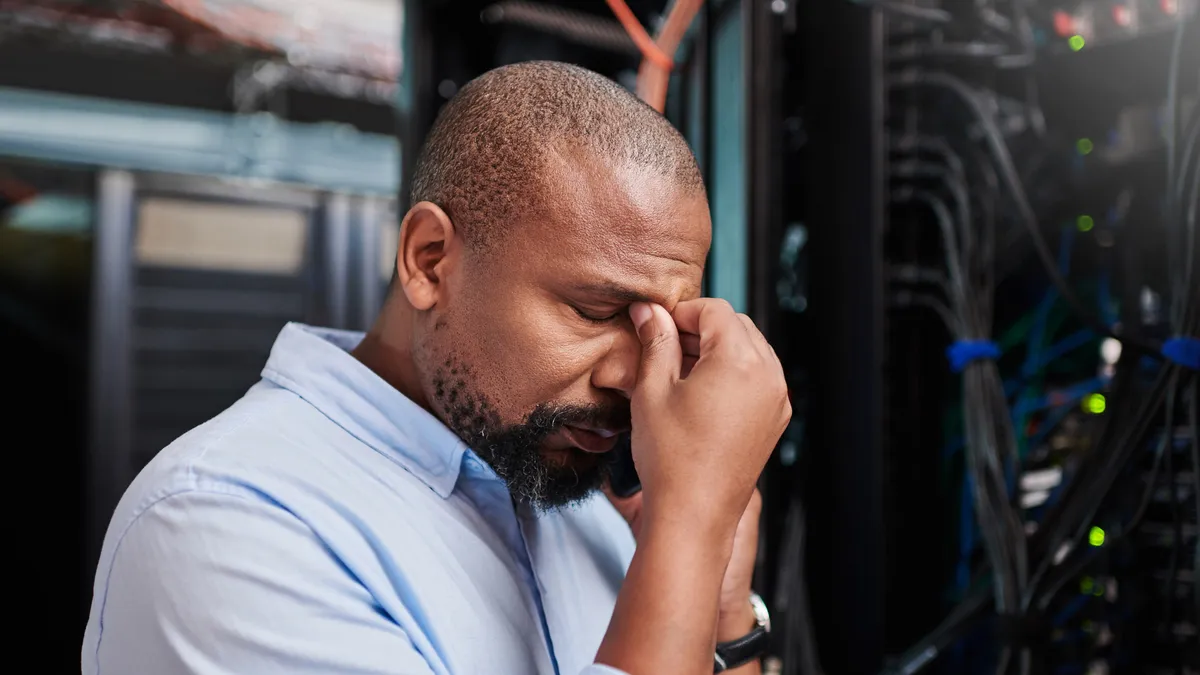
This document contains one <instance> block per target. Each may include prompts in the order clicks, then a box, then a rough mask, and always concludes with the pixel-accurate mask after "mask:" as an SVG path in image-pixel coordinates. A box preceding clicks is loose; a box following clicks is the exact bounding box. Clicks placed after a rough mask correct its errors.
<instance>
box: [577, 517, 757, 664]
mask: <svg viewBox="0 0 1200 675" xmlns="http://www.w3.org/2000/svg"><path fill="white" fill-rule="evenodd" d="M647 515H649V514H647ZM726 529H729V528H726ZM732 539H733V532H732V531H730V532H729V533H728V535H725V534H722V533H720V531H719V530H716V531H708V532H706V531H704V528H702V527H700V526H699V525H698V524H697V523H695V522H693V523H690V524H689V523H687V522H686V521H685V520H684V519H678V520H674V521H655V520H654V519H649V518H648V519H647V521H646V522H645V523H644V525H643V528H642V532H641V536H640V537H639V542H638V548H637V552H636V553H635V554H634V557H633V561H632V562H631V563H630V565H629V570H628V572H627V573H626V576H625V582H624V584H623V585H622V586H621V592H620V594H619V595H618V596H617V604H616V608H615V609H614V610H613V618H612V621H611V622H610V623H609V626H608V632H607V633H606V634H605V636H604V641H603V642H602V643H601V645H600V650H599V652H598V653H597V655H596V661H597V663H603V664H605V665H609V666H612V667H614V668H618V669H620V670H623V671H625V672H627V673H630V674H631V675H654V674H657V673H680V674H681V675H709V674H710V673H712V670H713V647H714V645H715V644H716V627H717V616H718V606H719V604H720V586H721V578H722V576H723V575H724V573H725V566H726V564H727V563H728V561H729V555H730V548H731V547H732ZM739 675H740V671H739Z"/></svg>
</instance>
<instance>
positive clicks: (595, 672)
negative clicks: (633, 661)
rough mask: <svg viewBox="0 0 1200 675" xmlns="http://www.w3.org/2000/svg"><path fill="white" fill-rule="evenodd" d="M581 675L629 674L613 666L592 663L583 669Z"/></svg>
mask: <svg viewBox="0 0 1200 675" xmlns="http://www.w3.org/2000/svg"><path fill="white" fill-rule="evenodd" d="M579 675H627V673H626V672H625V671H623V670H617V669H616V668H613V667H612V666H602V665H600V664H599V663H596V664H592V665H590V666H588V667H587V668H584V669H583V672H582V673H580V674H579Z"/></svg>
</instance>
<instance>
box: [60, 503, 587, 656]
mask: <svg viewBox="0 0 1200 675" xmlns="http://www.w3.org/2000/svg"><path fill="white" fill-rule="evenodd" d="M97 600H99V599H97ZM103 603H104V604H103V608H102V609H101V614H100V621H99V630H98V637H97V638H95V639H93V641H92V644H90V645H87V644H85V646H84V653H83V655H82V658H83V665H84V668H83V671H84V673H99V674H101V675H137V674H140V673H155V674H156V675H185V674H186V675H234V674H238V675H241V674H244V673H298V674H302V675H308V674H311V675H315V674H317V673H321V674H327V673H339V674H341V673H346V674H355V675H377V674H384V673H387V674H388V675H434V673H433V670H432V669H431V667H430V665H429V663H428V662H427V661H426V659H424V658H423V657H422V656H421V654H420V653H419V651H418V649H417V648H416V647H415V646H414V642H413V640H412V639H410V637H409V636H408V635H406V634H405V632H404V631H403V630H402V629H401V628H400V626H398V625H397V624H396V623H395V622H393V621H392V620H390V619H389V618H388V617H387V616H386V615H384V614H383V612H381V611H380V610H379V609H378V605H377V604H376V603H375V601H374V600H373V598H372V597H371V594H370V593H369V591H368V590H367V589H366V588H365V587H363V586H362V584H360V583H359V582H358V581H357V579H355V577H354V576H353V575H352V574H351V573H350V572H349V571H348V570H347V569H346V568H345V567H344V566H343V565H342V564H341V562H340V561H338V560H337V559H336V557H335V556H334V555H333V554H332V553H331V552H330V551H329V550H328V549H327V548H326V547H325V545H324V544H323V543H322V542H321V540H320V539H319V538H318V537H317V536H316V535H315V534H314V533H313V532H312V530H310V529H309V528H308V526H307V525H305V524H304V523H303V522H301V521H300V519H298V518H296V517H295V516H293V515H292V514H291V513H289V512H288V511H286V510H284V509H282V508H280V507H278V506H275V505H273V504H272V503H270V502H268V501H266V500H263V499H255V498H253V497H251V496H241V495H231V494H217V493H209V492H187V493H183V494H179V495H174V496H171V497H168V498H166V499H164V500H162V501H159V502H157V503H156V504H155V505H154V506H152V507H151V508H150V509H148V510H147V511H146V512H144V513H142V514H141V515H140V516H139V517H138V518H137V519H136V520H135V521H134V522H133V524H132V525H131V526H130V527H129V529H128V530H127V531H126V533H125V534H124V536H123V537H122V539H121V540H120V543H119V544H118V548H117V549H116V551H115V553H114V558H113V562H112V565H111V570H110V574H109V577H108V581H107V586H106V588H105V592H104V598H103ZM92 649H94V653H92V654H89V653H88V652H89V651H91V650H92ZM89 661H90V662H89ZM602 672H604V671H597V673H596V674H595V675H600V673H602ZM439 675H440V674H439ZM589 675H592V673H591V672H590V671H589Z"/></svg>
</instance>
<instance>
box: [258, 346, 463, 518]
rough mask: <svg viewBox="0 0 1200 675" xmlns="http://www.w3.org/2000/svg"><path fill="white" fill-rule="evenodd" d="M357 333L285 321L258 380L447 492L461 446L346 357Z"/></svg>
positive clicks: (426, 414)
mask: <svg viewBox="0 0 1200 675" xmlns="http://www.w3.org/2000/svg"><path fill="white" fill-rule="evenodd" d="M362 339H363V334H362V333H354V332H350V331H340V330H332V329H327V328H314V327H312V326H305V325H303V324H299V323H289V324H288V325H287V326H284V328H283V330H282V331H280V333H279V337H277V338H276V339H275V345H274V346H273V347H272V348H271V356H270V358H269V359H268V360H267V365H266V367H265V368H263V371H262V376H263V378H264V379H266V380H269V381H270V382H273V383H275V384H276V385H278V386H280V387H282V388H284V389H287V390H288V391H291V392H292V393H294V394H296V395H297V396H299V397H300V398H302V399H304V400H305V401H307V402H308V403H310V404H311V405H312V406H313V407H315V408H316V409H317V410H318V411H320V412H321V413H322V414H323V415H325V416H326V417H328V418H329V419H330V420H332V421H333V422H334V423H335V424H337V425H338V426H340V427H342V428H343V429H345V430H346V431H347V432H349V433H350V434H351V435H353V436H354V437H356V438H358V439H359V440H360V441H362V442H363V443H366V444H367V445H369V446H371V447H372V448H374V449H375V450H376V451H378V452H379V453H381V454H383V455H384V456H386V457H388V458H389V459H391V460H392V461H394V462H396V463H397V464H399V465H400V466H402V467H404V468H405V469H407V470H408V471H409V472H410V473H412V474H413V475H415V476H417V477H418V478H420V479H421V480H422V481H424V482H425V484H426V485H428V486H429V487H430V488H431V489H433V491H434V492H436V493H438V494H439V495H441V496H442V497H443V498H445V497H448V496H450V493H451V492H453V491H454V484H455V483H456V482H457V481H458V475H459V472H460V470H461V468H462V464H463V454H464V453H465V452H467V446H466V444H465V443H463V442H462V440H461V439H460V438H459V437H458V436H457V435H456V434H455V433H454V432H453V431H451V430H450V429H449V428H448V427H446V425H444V424H442V422H441V421H440V420H438V419H437V418H436V417H434V416H433V415H432V414H430V413H429V411H427V410H425V409H424V408H422V407H421V406H419V405H417V404H416V403H413V401H412V400H411V399H409V398H408V397H407V396H405V395H404V394H401V393H400V392H399V391H397V390H396V388H395V387H393V386H392V385H390V384H388V383H387V382H385V381H384V380H383V379H382V378H380V377H379V376H378V375H376V374H375V373H374V371H372V370H371V369H370V368H367V367H366V366H365V365H363V364H362V362H360V361H359V360H358V359H356V358H354V357H353V356H351V355H350V350H352V349H354V348H355V347H356V346H358V343H359V342H361V341H362Z"/></svg>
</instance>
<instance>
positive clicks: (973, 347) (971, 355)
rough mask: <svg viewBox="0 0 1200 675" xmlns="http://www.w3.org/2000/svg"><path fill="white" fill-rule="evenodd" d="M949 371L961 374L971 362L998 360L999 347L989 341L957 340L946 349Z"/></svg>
mask: <svg viewBox="0 0 1200 675" xmlns="http://www.w3.org/2000/svg"><path fill="white" fill-rule="evenodd" d="M946 358H948V359H950V369H951V370H953V371H954V372H956V373H961V372H962V371H963V370H965V369H966V367H967V366H968V365H969V364H970V363H971V362H972V361H984V360H986V361H995V360H996V359H998V358H1000V345H997V344H996V343H995V342H992V341H991V340H959V341H958V342H955V343H954V344H952V345H950V346H949V347H947V348H946Z"/></svg>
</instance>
